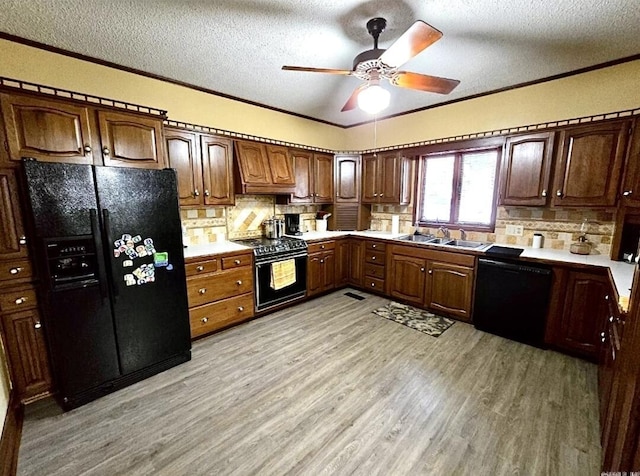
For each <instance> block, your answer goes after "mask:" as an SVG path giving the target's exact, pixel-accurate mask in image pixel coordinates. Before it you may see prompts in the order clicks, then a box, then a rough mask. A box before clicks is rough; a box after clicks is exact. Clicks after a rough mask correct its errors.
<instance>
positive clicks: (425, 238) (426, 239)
mask: <svg viewBox="0 0 640 476" xmlns="http://www.w3.org/2000/svg"><path fill="white" fill-rule="evenodd" d="M398 239H399V240H403V241H415V242H416V243H433V240H434V239H436V238H435V237H434V236H433V235H406V236H401V237H399V238H398Z"/></svg>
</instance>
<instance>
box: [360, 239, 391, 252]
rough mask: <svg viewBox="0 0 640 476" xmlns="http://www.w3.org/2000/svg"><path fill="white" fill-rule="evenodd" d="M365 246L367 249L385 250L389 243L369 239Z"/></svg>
mask: <svg viewBox="0 0 640 476" xmlns="http://www.w3.org/2000/svg"><path fill="white" fill-rule="evenodd" d="M365 248H366V249H367V251H385V250H386V249H387V245H386V244H385V243H381V242H379V241H367V242H365Z"/></svg>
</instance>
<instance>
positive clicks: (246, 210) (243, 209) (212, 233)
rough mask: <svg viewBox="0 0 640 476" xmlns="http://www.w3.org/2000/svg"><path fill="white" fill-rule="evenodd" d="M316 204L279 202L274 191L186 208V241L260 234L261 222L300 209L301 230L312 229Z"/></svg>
mask: <svg viewBox="0 0 640 476" xmlns="http://www.w3.org/2000/svg"><path fill="white" fill-rule="evenodd" d="M318 210H320V206H319V205H280V204H277V203H276V200H275V196H273V195H237V196H236V204H235V205H234V206H219V207H206V208H189V209H182V210H181V211H180V217H181V219H182V226H183V227H185V228H186V236H187V243H185V244H187V245H199V244H206V243H214V242H216V241H218V240H227V239H229V240H236V239H243V238H253V237H258V236H261V235H262V222H264V220H266V219H268V218H271V217H272V216H274V215H275V216H277V217H279V218H283V217H284V214H285V213H300V215H301V218H302V220H303V227H304V230H305V231H306V230H309V231H311V230H315V215H316V212H317V211H318Z"/></svg>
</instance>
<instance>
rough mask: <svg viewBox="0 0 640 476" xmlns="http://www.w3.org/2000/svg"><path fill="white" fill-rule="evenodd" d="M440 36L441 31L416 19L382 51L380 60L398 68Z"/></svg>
mask: <svg viewBox="0 0 640 476" xmlns="http://www.w3.org/2000/svg"><path fill="white" fill-rule="evenodd" d="M440 38H442V32H441V31H439V30H436V29H435V28H434V27H432V26H431V25H429V24H428V23H425V22H423V21H422V20H418V21H417V22H415V23H414V24H413V25H411V26H410V27H409V29H408V30H407V31H405V32H404V33H403V34H402V36H401V37H400V38H398V39H397V40H396V41H395V43H393V44H392V45H391V46H390V47H389V48H387V51H385V52H384V53H382V55H381V56H380V61H381V62H382V63H384V64H386V65H387V66H389V67H391V68H398V67H400V66H402V65H403V64H404V63H406V62H407V61H409V60H410V59H411V58H413V57H414V56H416V55H417V54H418V53H420V52H421V51H422V50H424V49H425V48H426V47H427V46H429V45H432V44H433V43H435V42H436V41H438V40H439V39H440Z"/></svg>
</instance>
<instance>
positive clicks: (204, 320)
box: [200, 317, 209, 324]
mask: <svg viewBox="0 0 640 476" xmlns="http://www.w3.org/2000/svg"><path fill="white" fill-rule="evenodd" d="M200 320H201V321H202V323H203V324H206V323H207V322H209V318H208V317H203V318H202V319H200Z"/></svg>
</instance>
